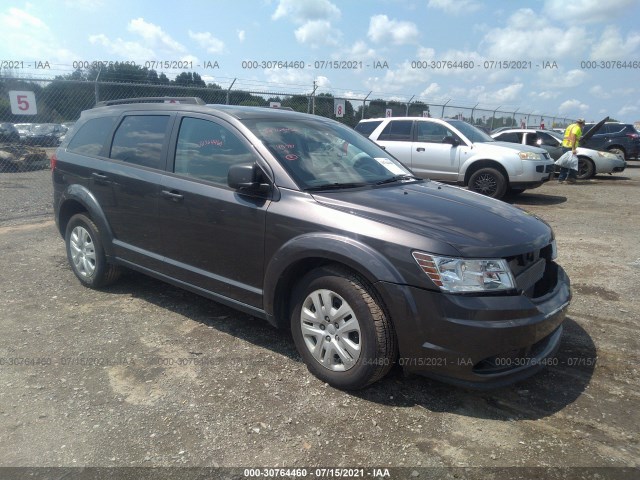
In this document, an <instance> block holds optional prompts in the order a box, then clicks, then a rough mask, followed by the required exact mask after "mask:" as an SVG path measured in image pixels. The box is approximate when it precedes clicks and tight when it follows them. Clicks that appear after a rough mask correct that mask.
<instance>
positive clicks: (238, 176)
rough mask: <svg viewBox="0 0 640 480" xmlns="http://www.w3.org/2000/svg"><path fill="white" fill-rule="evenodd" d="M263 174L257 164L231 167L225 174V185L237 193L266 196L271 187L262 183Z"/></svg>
mask: <svg viewBox="0 0 640 480" xmlns="http://www.w3.org/2000/svg"><path fill="white" fill-rule="evenodd" d="M264 180H265V179H264V174H263V173H262V170H260V167H258V165H257V164H255V163H252V164H250V165H248V164H243V165H232V166H231V167H229V172H228V173H227V185H229V186H230V187H231V188H233V189H234V190H238V192H239V193H246V194H261V195H264V194H267V193H269V191H270V190H271V185H270V184H269V183H267V182H265V181H264Z"/></svg>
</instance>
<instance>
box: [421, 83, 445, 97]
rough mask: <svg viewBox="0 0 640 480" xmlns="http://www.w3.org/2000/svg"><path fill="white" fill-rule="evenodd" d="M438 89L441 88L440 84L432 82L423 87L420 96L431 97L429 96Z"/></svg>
mask: <svg viewBox="0 0 640 480" xmlns="http://www.w3.org/2000/svg"><path fill="white" fill-rule="evenodd" d="M440 90H441V89H440V85H438V84H437V83H435V82H433V83H431V84H430V85H429V86H428V87H427V88H425V89H424V90H423V91H422V93H421V94H420V96H421V97H431V96H433V95H435V94H437V93H438V92H439V91H440Z"/></svg>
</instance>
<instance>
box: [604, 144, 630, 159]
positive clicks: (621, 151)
mask: <svg viewBox="0 0 640 480" xmlns="http://www.w3.org/2000/svg"><path fill="white" fill-rule="evenodd" d="M607 152H610V153H613V154H615V155H622V159H623V160H626V159H627V152H625V151H624V149H622V148H620V147H613V148H609V149H607Z"/></svg>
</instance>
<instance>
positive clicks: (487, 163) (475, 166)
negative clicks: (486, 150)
mask: <svg viewBox="0 0 640 480" xmlns="http://www.w3.org/2000/svg"><path fill="white" fill-rule="evenodd" d="M481 168H495V169H496V170H498V171H499V172H500V173H502V174H503V175H504V178H505V180H506V181H507V185H509V183H510V182H509V173H508V172H507V169H506V168H504V165H502V164H501V163H500V162H498V161H497V160H490V159H484V160H476V161H475V162H473V163H472V164H471V165H469V166H468V167H467V169H466V171H465V172H464V185H465V187H466V186H469V179H470V178H471V175H473V174H474V173H475V172H477V171H478V170H480V169H481Z"/></svg>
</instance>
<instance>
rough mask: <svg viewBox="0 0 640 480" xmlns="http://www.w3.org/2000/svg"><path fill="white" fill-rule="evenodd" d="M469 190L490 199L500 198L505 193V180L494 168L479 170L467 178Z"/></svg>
mask: <svg viewBox="0 0 640 480" xmlns="http://www.w3.org/2000/svg"><path fill="white" fill-rule="evenodd" d="M469 190H471V191H473V192H477V193H481V194H483V195H486V196H487V197H491V198H502V197H504V194H505V192H506V191H507V180H506V178H504V175H503V174H502V173H500V172H499V171H498V170H496V169H495V168H481V169H479V170H477V171H475V172H473V174H472V175H471V177H470V178H469Z"/></svg>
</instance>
